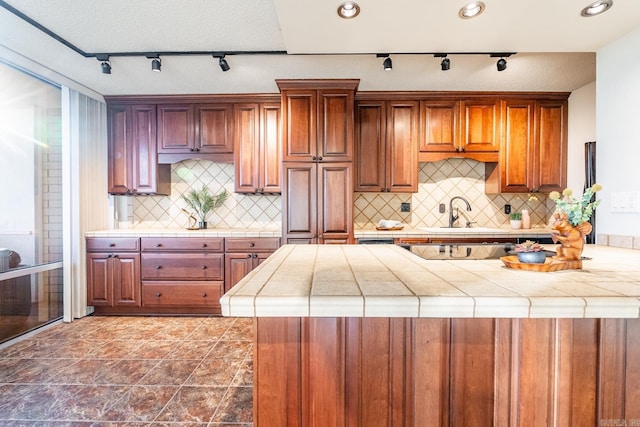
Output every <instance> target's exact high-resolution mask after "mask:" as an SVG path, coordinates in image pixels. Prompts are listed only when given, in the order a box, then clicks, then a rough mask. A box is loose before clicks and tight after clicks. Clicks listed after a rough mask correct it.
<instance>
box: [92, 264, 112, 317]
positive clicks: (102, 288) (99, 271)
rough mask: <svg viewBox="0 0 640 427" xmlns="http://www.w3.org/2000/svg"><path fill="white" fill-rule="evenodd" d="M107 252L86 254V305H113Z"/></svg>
mask: <svg viewBox="0 0 640 427" xmlns="http://www.w3.org/2000/svg"><path fill="white" fill-rule="evenodd" d="M111 264H112V263H111V257H110V256H109V254H103V253H88V254H87V305H94V306H106V307H112V306H113V283H112V280H113V275H112V274H111V272H110V270H111Z"/></svg>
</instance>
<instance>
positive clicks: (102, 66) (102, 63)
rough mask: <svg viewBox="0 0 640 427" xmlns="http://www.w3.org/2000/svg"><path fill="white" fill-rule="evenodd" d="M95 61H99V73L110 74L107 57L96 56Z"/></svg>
mask: <svg viewBox="0 0 640 427" xmlns="http://www.w3.org/2000/svg"><path fill="white" fill-rule="evenodd" d="M96 59H97V60H98V61H100V71H102V74H111V63H110V62H109V55H96Z"/></svg>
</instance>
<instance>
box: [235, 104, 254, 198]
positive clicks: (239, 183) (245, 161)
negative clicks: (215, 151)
mask: <svg viewBox="0 0 640 427" xmlns="http://www.w3.org/2000/svg"><path fill="white" fill-rule="evenodd" d="M258 108H259V107H258V104H239V105H236V106H235V121H236V131H235V148H234V160H235V162H234V163H235V190H236V192H237V193H255V192H257V191H258V188H259V183H258V180H259V171H258V169H259V162H260V151H259V144H260V141H259V138H260V130H259V127H260V120H259V117H258Z"/></svg>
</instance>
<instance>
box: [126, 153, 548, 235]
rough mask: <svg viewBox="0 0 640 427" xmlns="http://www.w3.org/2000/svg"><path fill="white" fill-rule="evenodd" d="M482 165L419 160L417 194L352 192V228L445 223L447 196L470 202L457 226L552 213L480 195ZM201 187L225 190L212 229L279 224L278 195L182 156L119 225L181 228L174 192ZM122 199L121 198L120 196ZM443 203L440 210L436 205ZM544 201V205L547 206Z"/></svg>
mask: <svg viewBox="0 0 640 427" xmlns="http://www.w3.org/2000/svg"><path fill="white" fill-rule="evenodd" d="M484 173H485V165H484V163H480V162H476V161H474V160H467V159H448V160H443V161H439V162H429V163H421V164H420V172H419V191H418V192H417V193H355V195H354V211H353V212H354V222H355V225H356V228H361V227H371V226H374V225H375V224H377V223H378V221H379V220H381V219H392V220H398V221H402V222H403V223H404V224H407V225H409V226H411V227H434V226H435V227H438V226H446V225H447V223H448V215H449V212H448V210H449V200H450V199H451V197H453V196H463V197H465V198H466V199H467V200H468V201H469V203H470V204H471V208H472V210H471V211H470V212H467V211H466V209H465V206H464V202H462V201H460V200H456V201H455V202H454V207H458V208H459V211H460V224H461V225H462V226H464V225H465V222H466V221H471V222H474V223H475V224H474V225H476V226H481V227H500V226H503V225H506V224H508V223H509V216H508V215H506V214H505V213H504V211H503V209H504V205H505V204H510V205H511V207H512V210H513V211H521V210H522V209H528V210H529V212H530V215H531V225H532V226H535V225H540V226H542V225H544V224H545V223H546V222H547V218H548V217H549V215H550V214H551V213H552V210H551V209H553V202H552V201H548V200H547V196H546V195H543V194H536V195H535V197H536V198H537V200H529V198H530V195H529V194H497V195H487V194H485V193H484ZM202 185H205V186H207V187H208V188H209V189H210V190H211V191H212V192H213V193H218V192H219V191H221V190H222V189H223V188H226V189H227V191H228V192H229V194H230V197H229V199H228V200H227V201H226V202H225V203H224V205H223V206H222V207H220V208H218V209H217V210H216V211H215V212H214V213H213V215H212V216H211V217H210V219H209V223H210V227H216V228H279V227H281V225H282V223H281V221H282V216H281V208H282V206H281V203H282V198H281V196H279V195H244V194H237V193H234V192H233V190H234V167H233V165H232V164H226V163H213V162H210V161H206V160H186V161H183V162H179V163H175V164H173V165H172V167H171V195H169V196H143V197H126V198H124V203H125V204H126V206H125V207H124V208H123V209H117V210H118V212H119V215H120V218H119V219H118V222H119V224H120V226H121V227H128V228H186V227H187V226H188V225H189V220H188V216H187V215H186V214H185V213H184V212H183V211H182V208H183V207H185V203H184V201H182V200H181V199H180V195H181V194H184V193H185V192H187V191H189V190H190V189H192V188H193V189H200V188H201V187H202ZM120 197H122V196H120ZM403 202H408V203H410V204H411V212H408V213H405V212H400V204H401V203H403ZM440 203H444V204H445V206H446V212H445V213H440V212H439V210H438V206H439V204H440ZM547 205H549V206H547Z"/></svg>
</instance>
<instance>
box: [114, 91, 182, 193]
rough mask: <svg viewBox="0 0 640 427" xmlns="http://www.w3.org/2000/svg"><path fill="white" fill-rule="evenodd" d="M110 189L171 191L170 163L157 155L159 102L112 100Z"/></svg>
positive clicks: (146, 191) (126, 191) (138, 191)
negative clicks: (115, 102) (137, 103)
mask: <svg viewBox="0 0 640 427" xmlns="http://www.w3.org/2000/svg"><path fill="white" fill-rule="evenodd" d="M107 123H108V141H109V177H108V183H109V184H108V185H109V193H110V194H119V195H130V194H169V193H170V191H171V189H170V185H171V175H170V174H171V171H170V166H169V165H158V161H157V158H156V106H155V105H127V104H122V105H119V104H115V105H112V104H109V105H108V107H107Z"/></svg>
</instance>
